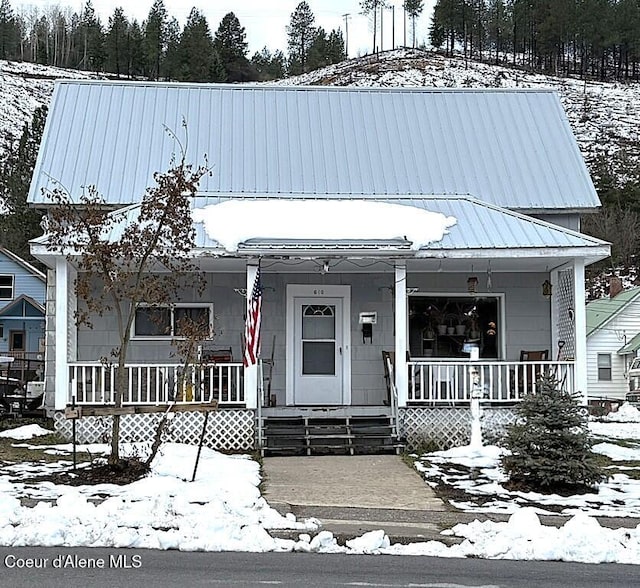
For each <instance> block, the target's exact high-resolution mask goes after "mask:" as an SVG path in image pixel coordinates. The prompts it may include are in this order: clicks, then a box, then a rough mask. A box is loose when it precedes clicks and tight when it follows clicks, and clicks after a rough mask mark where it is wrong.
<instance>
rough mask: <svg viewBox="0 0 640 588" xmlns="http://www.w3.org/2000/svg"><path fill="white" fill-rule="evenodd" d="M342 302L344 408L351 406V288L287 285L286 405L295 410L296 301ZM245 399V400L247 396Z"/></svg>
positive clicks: (320, 285) (324, 285) (323, 285)
mask: <svg viewBox="0 0 640 588" xmlns="http://www.w3.org/2000/svg"><path fill="white" fill-rule="evenodd" d="M316 297H317V298H318V299H319V300H321V299H322V298H342V299H343V303H342V330H343V340H342V357H343V369H342V404H343V405H346V406H349V405H350V404H351V286H335V285H326V284H287V302H286V304H287V310H286V333H287V334H286V342H287V349H286V365H287V374H286V403H287V406H295V395H294V385H295V373H294V369H295V357H294V354H295V349H296V346H295V329H294V325H295V314H294V313H295V304H294V300H295V298H316ZM245 397H246V396H245Z"/></svg>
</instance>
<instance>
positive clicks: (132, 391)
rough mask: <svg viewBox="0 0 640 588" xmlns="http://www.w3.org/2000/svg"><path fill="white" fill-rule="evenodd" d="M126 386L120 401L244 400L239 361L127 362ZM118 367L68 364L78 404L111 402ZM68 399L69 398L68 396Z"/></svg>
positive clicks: (233, 402) (240, 402) (230, 402)
mask: <svg viewBox="0 0 640 588" xmlns="http://www.w3.org/2000/svg"><path fill="white" fill-rule="evenodd" d="M125 370H126V372H127V373H126V380H127V387H126V388H125V390H124V392H123V399H122V402H123V404H124V405H129V404H147V405H158V404H168V403H170V402H174V401H175V402H179V403H205V402H211V401H213V400H217V401H218V404H219V405H220V406H225V405H232V406H238V405H243V404H244V403H245V398H244V383H243V379H242V376H243V366H242V363H209V364H204V365H197V366H187V367H186V368H185V367H184V366H183V365H178V364H150V363H139V364H127V365H126V367H125ZM117 372H118V367H117V366H115V365H104V364H102V363H100V362H78V363H72V364H71V365H70V366H69V377H70V382H71V390H70V392H71V395H72V396H71V397H73V396H75V402H76V404H78V405H92V404H114V402H115V400H114V399H115V391H116V386H117ZM69 401H71V398H70V399H69Z"/></svg>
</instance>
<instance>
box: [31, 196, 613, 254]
mask: <svg viewBox="0 0 640 588" xmlns="http://www.w3.org/2000/svg"><path fill="white" fill-rule="evenodd" d="M301 205H302V206H301ZM305 205H307V206H305ZM138 210H139V207H138V206H137V205H132V206H129V207H127V208H126V209H123V210H121V211H117V212H114V213H112V214H115V215H119V216H120V219H119V222H117V223H115V224H114V225H113V226H112V228H111V230H110V232H109V234H107V235H105V238H107V239H118V238H119V237H120V235H121V234H122V231H124V229H125V227H126V226H127V225H128V224H129V223H131V222H133V221H135V219H136V218H137V215H138ZM192 210H193V216H194V226H195V229H196V238H195V245H196V249H197V250H201V251H209V252H213V253H216V254H220V255H232V256H235V255H240V256H242V255H255V254H256V252H258V253H259V254H268V253H269V252H274V251H276V250H296V251H298V252H300V253H301V254H304V252H310V251H311V252H313V251H325V252H326V251H349V250H354V249H358V250H359V251H365V252H366V251H369V255H371V256H374V257H375V256H379V255H385V252H386V253H392V254H396V255H405V256H407V257H423V256H424V257H449V258H454V257H465V258H467V257H469V256H470V255H473V256H474V257H478V258H480V257H483V258H488V259H491V258H492V257H493V256H501V257H519V258H524V257H532V258H545V257H553V258H555V257H558V256H563V255H568V254H570V255H572V256H575V257H582V258H584V259H585V261H586V262H587V263H592V262H593V261H597V260H599V259H602V258H604V257H607V256H608V255H609V244H608V243H606V242H604V241H601V240H599V239H596V238H594V237H590V236H588V235H583V234H581V233H577V232H575V231H571V230H569V229H564V228H561V227H559V226H557V225H554V224H551V223H548V222H545V221H541V220H537V219H533V218H531V217H528V216H525V215H522V214H520V213H517V212H513V211H510V210H506V209H503V208H499V207H496V206H492V205H489V204H486V203H484V202H480V201H478V200H476V199H474V198H471V197H469V196H466V197H463V196H458V197H437V196H434V197H431V198H408V197H405V198H393V199H389V198H387V199H385V200H373V199H366V200H350V201H349V202H345V201H344V200H342V199H340V198H338V197H334V198H331V199H328V198H324V199H320V200H308V201H301V200H300V199H294V198H289V199H284V198H280V199H272V198H264V197H245V198H242V199H234V198H232V197H231V196H230V195H225V196H224V197H202V196H199V197H196V198H194V199H193V201H192ZM310 226H311V228H309V227H310ZM46 241H47V236H46V235H44V236H43V237H40V238H38V239H34V240H33V241H32V243H33V244H34V245H44V244H45V243H46ZM40 254H41V255H45V256H46V255H47V253H46V252H45V251H44V250H42V251H40Z"/></svg>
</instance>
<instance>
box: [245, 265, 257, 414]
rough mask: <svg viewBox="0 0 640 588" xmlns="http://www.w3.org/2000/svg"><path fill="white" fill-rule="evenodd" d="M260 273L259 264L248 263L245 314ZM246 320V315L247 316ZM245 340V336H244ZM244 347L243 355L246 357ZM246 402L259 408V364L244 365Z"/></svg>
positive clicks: (246, 404) (248, 405) (251, 406)
mask: <svg viewBox="0 0 640 588" xmlns="http://www.w3.org/2000/svg"><path fill="white" fill-rule="evenodd" d="M257 273H258V266H257V264H253V263H248V264H247V304H246V309H245V315H246V313H247V312H248V311H249V304H250V300H251V292H252V291H253V285H254V283H255V281H256V275H257ZM245 320H246V316H245ZM243 340H244V338H243ZM244 351H245V350H244V349H242V356H243V357H244ZM244 402H245V406H246V407H247V408H258V364H257V363H256V364H254V365H245V366H244Z"/></svg>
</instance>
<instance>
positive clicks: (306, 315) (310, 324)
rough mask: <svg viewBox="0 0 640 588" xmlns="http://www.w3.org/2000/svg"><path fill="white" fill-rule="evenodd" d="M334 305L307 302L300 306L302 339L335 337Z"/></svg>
mask: <svg viewBox="0 0 640 588" xmlns="http://www.w3.org/2000/svg"><path fill="white" fill-rule="evenodd" d="M335 308H336V307H335V306H332V305H320V304H307V305H305V306H303V307H302V338H303V339H335V336H336V319H335Z"/></svg>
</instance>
